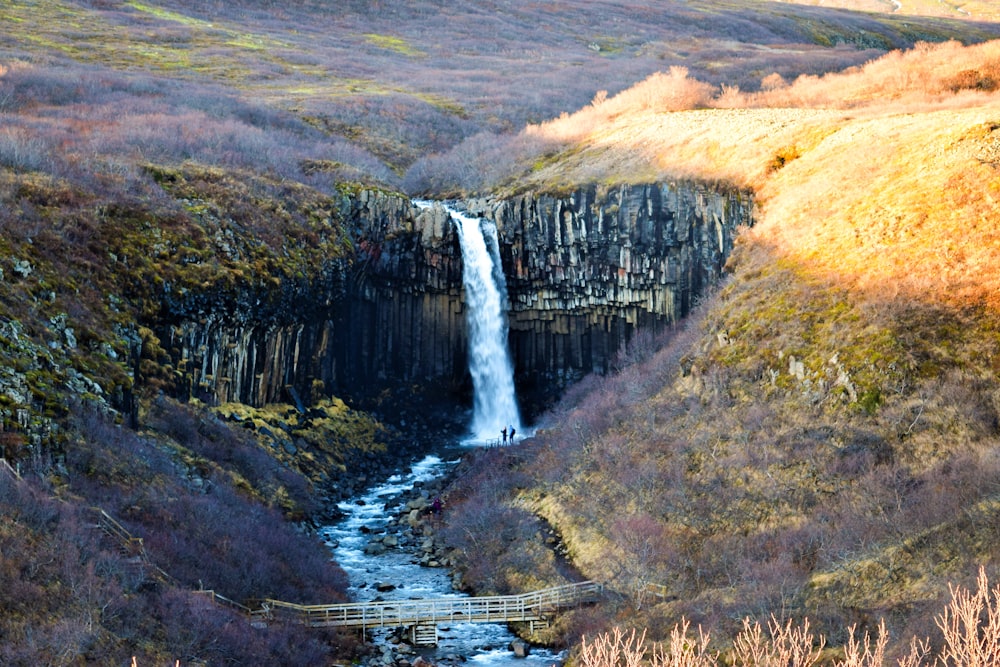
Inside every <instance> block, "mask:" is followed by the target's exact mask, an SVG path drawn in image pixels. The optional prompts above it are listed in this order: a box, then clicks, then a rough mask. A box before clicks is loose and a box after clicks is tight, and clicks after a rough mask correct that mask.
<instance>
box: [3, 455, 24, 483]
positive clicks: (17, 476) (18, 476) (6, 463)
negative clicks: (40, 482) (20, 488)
mask: <svg viewBox="0 0 1000 667" xmlns="http://www.w3.org/2000/svg"><path fill="white" fill-rule="evenodd" d="M0 470H6V471H7V472H9V473H10V474H11V475H13V476H14V479H16V480H18V481H20V480H21V473H19V472H18V471H17V470H15V469H14V466H12V465H11V464H10V461H8V460H7V459H5V458H0Z"/></svg>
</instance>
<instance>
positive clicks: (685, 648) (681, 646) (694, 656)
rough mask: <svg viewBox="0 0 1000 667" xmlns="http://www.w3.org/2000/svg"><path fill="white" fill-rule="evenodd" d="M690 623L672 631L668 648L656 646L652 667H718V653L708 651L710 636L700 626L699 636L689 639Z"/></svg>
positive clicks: (682, 623)
mask: <svg viewBox="0 0 1000 667" xmlns="http://www.w3.org/2000/svg"><path fill="white" fill-rule="evenodd" d="M689 626H690V622H689V621H688V620H687V619H681V622H680V623H678V624H677V625H675V626H674V629H673V630H671V631H670V642H669V644H668V646H666V647H664V646H654V647H653V656H652V659H651V660H650V663H649V664H650V667H716V665H718V658H719V654H718V653H711V652H709V650H708V642H709V634H708V633H707V632H704V631H703V630H702V629H701V626H700V625H699V626H698V636H697V637H688V627H689Z"/></svg>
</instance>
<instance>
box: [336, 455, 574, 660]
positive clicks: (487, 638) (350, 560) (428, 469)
mask: <svg viewBox="0 0 1000 667" xmlns="http://www.w3.org/2000/svg"><path fill="white" fill-rule="evenodd" d="M468 446H469V445H464V446H462V445H454V446H451V447H448V448H444V449H443V450H442V451H441V452H439V453H438V454H436V455H429V456H427V457H425V458H424V459H422V460H420V461H418V462H416V463H415V464H413V466H412V467H411V469H410V470H409V472H407V473H406V474H398V475H393V476H392V477H390V478H389V479H388V480H386V481H385V482H384V483H382V484H380V485H378V486H376V487H374V488H372V489H370V490H369V491H367V492H366V493H365V494H363V495H362V496H360V497H359V498H355V499H353V500H351V501H348V502H344V503H341V504H340V505H339V507H340V510H341V511H342V512H343V513H344V519H343V520H341V521H340V522H339V523H337V524H336V525H333V526H328V527H326V528H323V529H322V530H321V531H320V535H321V536H322V537H323V539H324V540H326V542H327V544H329V545H330V546H331V548H332V550H333V554H334V559H335V560H336V561H337V562H338V563H339V564H340V566H341V567H342V568H343V569H344V571H345V572H347V576H348V579H349V581H350V590H349V593H350V595H351V597H352V598H353V599H355V600H358V601H369V600H374V599H376V598H378V599H384V600H399V599H410V598H441V597H462V596H464V595H465V594H464V593H461V592H458V591H455V590H454V589H453V588H452V585H451V573H450V572H449V571H448V570H447V569H446V568H440V567H439V568H433V567H424V566H421V565H420V564H419V562H418V557H417V555H416V554H415V553H414V552H413V551H412V550H408V549H403V548H399V549H389V550H387V551H386V552H385V553H384V554H380V555H371V554H368V553H366V552H365V548H366V546H367V545H368V543H369V541H370V540H371V538H372V536H373V535H379V534H381V533H382V532H384V531H385V529H386V526H387V525H388V523H389V522H390V521H391V520H393V519H394V518H395V515H394V514H393V513H392V512H390V511H387V510H386V505H387V504H388V505H392V504H394V503H393V501H394V499H396V498H398V497H399V496H401V495H404V494H408V493H409V492H410V491H411V489H412V488H413V487H414V486H415V485H417V484H419V483H426V482H429V481H431V480H434V479H435V478H438V477H440V476H442V475H444V474H445V473H446V472H447V471H448V469H449V468H450V467H451V466H453V465H455V464H456V463H457V462H458V460H459V458H460V456H461V454H462V451H463V450H464V449H465V448H467V447H468ZM377 583H383V584H389V585H391V586H394V588H393V589H392V590H383V591H378V590H376V584H377ZM390 633H391V631H390V630H384V631H370V632H369V635H368V638H369V639H370V640H372V641H374V642H375V644H376V645H379V644H384V643H385V642H386V641H387V638H388V636H389V635H390ZM514 638H515V637H514V635H513V634H512V633H511V632H510V631H509V630H508V629H507V626H506V625H497V624H489V623H461V624H453V625H449V626H440V627H439V628H438V645H437V647H434V648H431V647H418V648H417V649H416V652H417V653H418V654H419V655H421V656H423V657H425V658H426V659H428V660H430V661H431V662H434V663H454V662H459V661H461V662H465V661H468V662H473V663H476V664H479V665H483V666H485V667H514V666H515V665H517V667H548V666H549V665H552V664H556V663H560V662H561V661H562V658H563V655H562V654H561V653H555V652H553V651H550V650H546V649H541V648H532V650H531V652H530V653H529V655H528V656H527V657H526V658H516V657H515V656H514V653H513V652H512V651H511V650H510V649H509V644H510V642H511V641H512V640H513V639H514Z"/></svg>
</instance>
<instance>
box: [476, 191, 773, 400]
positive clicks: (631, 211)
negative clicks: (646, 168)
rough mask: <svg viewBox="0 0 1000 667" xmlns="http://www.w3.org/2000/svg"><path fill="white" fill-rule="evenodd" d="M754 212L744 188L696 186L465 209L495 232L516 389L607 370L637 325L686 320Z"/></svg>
mask: <svg viewBox="0 0 1000 667" xmlns="http://www.w3.org/2000/svg"><path fill="white" fill-rule="evenodd" d="M752 208H753V204H752V201H751V199H750V197H749V196H748V195H747V194H746V193H741V192H738V191H735V190H716V189H712V188H709V187H706V186H701V185H697V184H692V183H671V184H657V185H641V186H625V187H620V188H617V189H614V190H612V191H611V192H609V193H607V194H606V195H603V196H600V195H598V193H597V192H596V190H595V189H594V188H588V189H581V190H578V191H576V192H575V193H573V195H571V196H570V197H566V198H556V197H551V196H532V195H526V196H522V197H518V198H516V199H512V200H506V201H500V202H489V201H484V202H470V209H471V210H472V211H473V212H475V213H480V214H481V215H484V216H486V217H490V218H492V219H494V220H495V221H496V223H497V226H498V228H499V229H500V230H501V236H502V240H501V247H502V249H503V263H504V269H505V273H506V275H507V290H508V293H509V295H510V299H511V320H510V322H511V324H510V328H511V334H510V340H511V349H512V354H513V357H514V360H515V365H516V369H515V372H516V374H517V376H518V378H519V379H520V381H521V383H522V384H524V385H532V384H537V385H538V386H540V387H542V389H543V393H544V390H545V388H546V387H553V388H559V387H561V386H564V385H565V384H566V383H567V382H569V381H573V380H576V379H579V377H581V376H582V375H584V374H586V373H590V372H606V371H607V370H608V369H609V367H610V364H611V362H612V360H613V358H614V356H615V355H616V354H617V352H618V351H619V349H620V348H621V347H622V345H623V344H624V343H626V342H627V341H628V340H630V339H631V336H632V334H633V333H634V331H635V330H636V329H638V328H649V329H654V330H655V329H660V328H662V327H664V326H665V325H668V324H670V323H672V322H674V321H676V320H677V319H679V318H681V317H683V316H685V315H687V313H688V312H689V311H690V309H691V304H692V302H693V300H694V299H695V298H696V297H697V296H698V295H699V294H701V293H703V292H704V290H705V289H706V288H707V287H708V286H710V285H711V284H713V283H715V282H716V281H717V280H718V279H719V278H720V277H721V275H722V268H723V265H724V264H725V260H726V258H727V257H728V256H729V253H730V252H731V251H732V245H733V240H734V236H735V231H736V228H737V227H738V226H740V225H749V224H751V222H752V217H751V216H752Z"/></svg>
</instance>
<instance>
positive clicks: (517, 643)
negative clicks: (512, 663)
mask: <svg viewBox="0 0 1000 667" xmlns="http://www.w3.org/2000/svg"><path fill="white" fill-rule="evenodd" d="M507 648H509V649H510V650H511V651H512V652H513V653H514V657H515V658H527V657H528V653H529V652H530V651H531V648H530V647H529V646H528V642H526V641H524V640H523V639H515V640H514V641H512V642H511V643H510V645H509V646H508V647H507Z"/></svg>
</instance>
